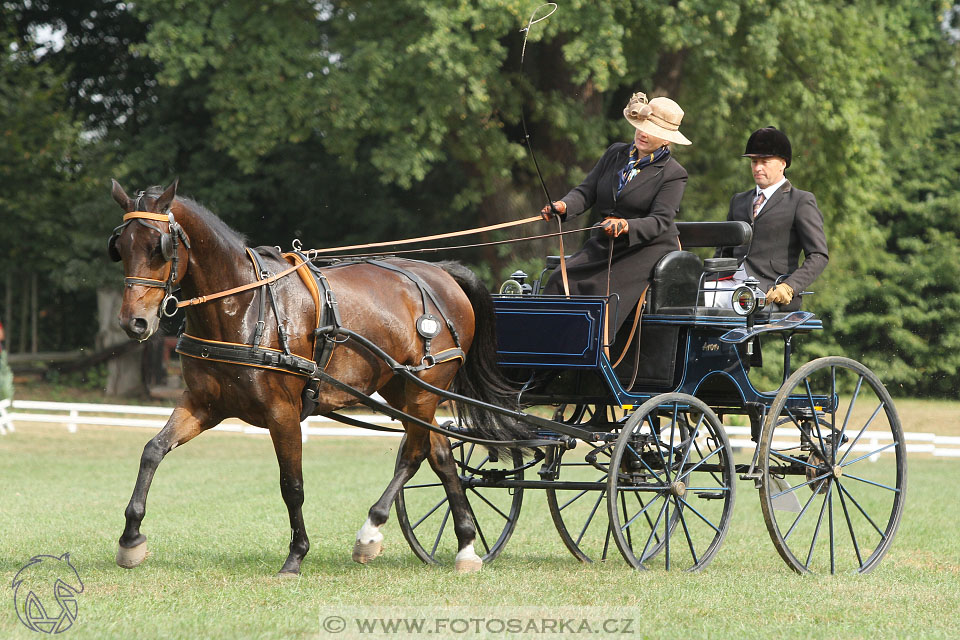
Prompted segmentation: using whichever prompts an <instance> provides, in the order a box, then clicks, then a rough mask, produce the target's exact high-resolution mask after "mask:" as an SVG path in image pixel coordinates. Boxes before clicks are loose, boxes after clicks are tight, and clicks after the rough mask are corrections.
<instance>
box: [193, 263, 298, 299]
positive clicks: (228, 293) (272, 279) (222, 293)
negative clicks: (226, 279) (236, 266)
mask: <svg viewBox="0 0 960 640" xmlns="http://www.w3.org/2000/svg"><path fill="white" fill-rule="evenodd" d="M305 264H308V263H306V262H301V263H300V264H296V265H293V266H292V267H290V268H289V269H284V270H283V271H281V272H280V273H278V274H276V275H273V276H270V277H269V278H267V279H266V280H260V281H257V282H249V283H247V284H245V285H241V286H239V287H234V288H233V289H227V290H226V291H218V292H217V293H211V294H208V295H205V296H198V297H196V298H191V299H189V300H181V301H180V302H178V303H177V308H180V307H190V306H193V305H196V304H203V303H205V302H210V301H211V300H216V299H218V298H225V297H226V296H232V295H234V294H236V293H240V292H242V291H249V290H250V289H255V288H256V287H262V286H263V285H264V284H269V283H270V282H275V281H277V280H279V279H280V278H282V277H284V276H286V275H289V274H291V273H293V272H294V271H296V270H297V269H301V268H303V266H304V265H305Z"/></svg>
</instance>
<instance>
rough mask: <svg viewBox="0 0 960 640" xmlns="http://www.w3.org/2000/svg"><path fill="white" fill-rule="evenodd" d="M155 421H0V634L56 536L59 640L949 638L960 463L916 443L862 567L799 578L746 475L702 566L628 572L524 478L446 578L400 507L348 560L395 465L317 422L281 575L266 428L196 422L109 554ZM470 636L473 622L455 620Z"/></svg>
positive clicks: (279, 521) (283, 543) (387, 448)
mask: <svg viewBox="0 0 960 640" xmlns="http://www.w3.org/2000/svg"><path fill="white" fill-rule="evenodd" d="M899 406H900V407H901V413H902V414H903V413H904V409H903V407H904V406H905V405H904V404H903V403H901V404H900V405H899ZM953 406H954V407H955V406H956V405H953ZM911 408H913V406H912V405H911ZM931 415H933V416H934V421H938V420H941V418H943V419H945V417H944V416H946V414H944V416H941V417H940V418H937V417H936V416H937V415H939V414H937V411H936V407H934V408H933V409H931ZM905 417H906V416H905ZM953 419H954V420H955V419H956V418H953ZM905 422H906V420H905ZM905 429H907V430H924V431H930V430H934V429H933V428H929V427H928V428H919V427H916V428H915V427H913V426H907V424H905ZM150 436H151V433H150V432H146V431H144V430H139V429H129V430H128V429H108V428H102V429H101V428H91V427H82V428H81V429H80V431H79V433H77V434H68V433H67V432H66V430H65V428H64V427H63V426H46V425H32V424H27V423H22V424H21V425H20V427H19V430H18V431H17V432H16V433H14V434H11V435H7V436H3V437H0V487H2V493H0V578H2V580H3V582H4V583H5V584H6V585H7V587H4V590H5V591H4V592H5V593H6V595H5V596H4V597H3V598H0V637H3V638H36V637H37V635H36V634H35V633H34V632H32V631H30V630H28V629H27V628H26V627H24V626H23V625H21V623H20V622H19V621H18V619H17V617H16V613H15V609H14V606H13V592H12V590H11V589H10V588H9V585H10V584H11V582H12V580H13V576H14V575H16V573H17V571H18V570H19V568H20V567H21V566H22V565H23V564H25V563H26V561H27V560H28V559H29V558H30V557H31V556H33V555H37V554H48V555H57V556H59V555H60V554H62V553H64V552H67V551H69V552H70V554H71V558H72V560H73V563H74V565H75V566H76V568H77V570H78V573H79V575H80V577H81V579H82V580H83V583H84V587H85V588H84V591H83V593H82V594H81V595H80V596H79V598H78V603H79V615H78V618H77V621H76V623H75V624H74V626H73V627H72V628H70V629H69V630H67V631H66V632H65V633H64V636H63V637H73V638H92V637H96V638H99V637H104V638H121V637H122V638H152V637H164V638H200V637H215V638H220V637H222V638H247V637H257V638H274V637H275V638H304V637H306V638H313V637H351V636H350V635H349V634H340V635H337V634H331V633H326V632H322V631H321V627H320V622H321V619H323V618H324V617H325V616H326V615H328V614H330V613H331V612H339V613H340V614H341V615H347V614H349V613H350V612H359V613H358V615H360V614H363V615H381V616H382V615H386V614H385V613H384V612H386V611H388V609H385V608H386V607H392V609H389V611H391V612H392V613H391V614H390V615H394V616H397V615H408V616H413V615H423V614H424V613H425V612H427V613H429V611H428V610H425V609H424V607H431V606H441V607H445V609H443V610H440V611H441V614H442V613H443V612H447V615H448V617H455V616H452V615H450V612H459V613H458V615H459V614H462V612H464V611H469V612H478V613H479V612H481V611H487V612H489V611H493V612H495V613H496V614H498V615H501V616H506V615H509V614H511V612H513V614H514V615H520V613H523V614H524V615H526V616H528V617H529V616H537V617H540V616H543V617H549V616H561V617H569V616H570V615H577V616H588V617H590V618H591V619H593V620H602V619H604V618H607V617H612V618H616V619H617V620H623V619H629V620H630V623H629V625H630V626H629V629H630V631H629V634H630V635H633V636H635V637H653V638H660V637H715V638H729V637H734V636H735V637H741V638H768V637H771V636H785V637H788V638H798V637H799V638H804V637H809V638H839V637H843V638H871V639H872V638H878V637H943V638H955V637H957V636H958V635H960V619H958V612H960V536H957V534H956V529H957V525H958V522H960V500H957V498H956V492H955V488H956V487H957V486H960V460H942V459H933V458H928V457H922V456H920V457H911V458H910V459H909V489H908V495H907V504H906V511H905V513H904V518H903V522H902V523H901V527H900V531H899V533H898V537H897V540H896V542H895V543H894V546H893V548H892V550H891V551H890V553H889V554H888V556H887V557H886V559H885V560H884V561H883V562H882V563H881V565H880V566H879V568H878V569H877V570H875V571H874V572H873V573H871V574H869V575H866V576H851V575H838V576H829V575H826V576H824V575H818V576H806V577H802V576H798V575H796V574H794V573H793V572H791V571H790V570H789V569H787V567H786V565H784V564H783V562H782V561H781V560H780V558H779V556H778V555H777V553H776V552H775V550H774V548H773V546H772V544H771V542H770V539H769V536H768V534H767V531H766V528H765V526H764V524H763V518H762V515H761V513H760V508H759V501H758V499H757V495H756V491H755V490H754V489H753V487H752V484H750V483H745V482H740V483H739V485H738V498H737V503H736V509H735V513H734V518H733V524H732V527H731V531H730V534H729V535H728V537H727V540H726V542H725V544H724V546H723V548H722V549H721V550H720V552H719V554H718V555H717V557H716V559H715V560H714V561H713V563H712V564H711V565H710V566H709V567H708V568H707V569H706V570H705V571H704V572H702V573H699V574H684V573H679V572H670V573H666V572H663V571H659V570H657V571H649V572H635V571H632V570H630V569H629V568H628V567H627V565H626V564H625V563H624V562H622V561H621V560H620V559H619V556H618V555H615V557H614V559H612V560H610V561H608V562H606V563H603V564H594V565H581V564H579V563H578V562H577V561H576V560H574V559H573V558H572V557H571V556H570V555H569V553H568V552H567V550H566V549H565V548H564V547H563V545H562V543H561V542H560V540H559V538H558V536H557V535H556V532H555V531H554V529H553V525H552V523H551V521H550V517H549V514H548V511H547V508H546V504H545V500H544V496H543V495H542V493H540V492H534V491H529V492H527V493H526V494H525V495H524V506H523V511H522V515H521V518H520V523H519V526H518V527H517V530H516V532H515V533H514V535H513V538H512V539H511V540H510V542H509V544H508V545H507V547H506V550H505V551H504V553H503V555H501V556H500V558H499V559H498V560H497V561H496V562H494V563H493V564H491V565H489V566H487V567H485V568H484V570H483V571H482V572H480V573H479V574H473V575H467V576H458V575H455V574H454V573H453V572H452V569H450V568H445V567H427V566H425V565H423V564H421V563H420V562H419V561H418V560H417V559H416V558H415V557H414V556H413V554H412V553H411V551H410V550H409V549H408V548H407V545H406V542H405V541H404V539H403V536H402V534H401V533H400V530H399V528H398V527H397V524H396V518H395V517H391V520H390V522H389V523H388V524H387V525H386V526H385V528H384V533H385V535H386V550H385V554H384V555H383V556H382V557H380V558H378V559H377V560H375V561H374V562H373V563H371V564H370V565H368V566H360V565H357V564H354V563H353V562H352V561H351V560H350V550H351V547H352V544H353V538H354V535H355V533H356V531H357V529H358V528H359V527H360V525H361V524H362V523H363V520H364V519H365V517H366V512H367V509H368V508H369V505H370V504H371V503H372V502H373V501H374V500H376V498H377V497H378V496H379V494H380V492H381V491H382V490H383V488H384V487H385V486H386V484H387V482H388V480H389V477H390V475H391V470H392V468H393V459H394V456H395V447H396V446H397V443H398V441H397V440H396V439H388V438H363V439H360V438H357V439H332V438H326V439H321V438H313V439H311V440H310V441H309V442H308V443H307V444H306V445H305V451H304V473H305V481H306V491H307V499H306V504H305V506H304V515H305V517H306V521H307V527H308V531H309V533H310V537H311V545H312V548H311V551H310V553H309V555H308V556H307V559H306V560H305V562H304V565H303V575H302V576H301V578H300V579H299V580H297V579H293V580H282V579H278V578H276V577H275V576H274V573H275V572H276V571H277V570H278V569H279V567H280V565H281V564H282V562H283V560H284V558H285V556H286V547H287V544H288V527H287V517H286V510H285V509H284V507H283V503H282V501H281V499H280V495H279V487H278V474H277V464H276V460H275V457H274V453H273V448H272V445H271V442H270V440H269V438H267V437H266V436H264V437H259V436H257V437H251V436H243V435H236V434H226V433H223V434H221V433H208V434H205V435H203V436H202V437H200V438H198V439H197V440H195V441H193V442H191V443H189V444H188V445H187V446H184V447H183V448H179V449H177V450H175V451H174V452H172V453H171V454H170V455H169V456H168V457H167V458H166V460H165V461H164V462H163V464H162V465H161V466H160V469H159V471H158V473H157V477H156V479H155V481H154V483H153V488H152V490H151V493H150V498H149V500H148V503H147V518H146V520H145V521H144V525H143V531H144V533H146V535H147V536H148V539H149V542H148V544H149V546H150V550H151V553H152V555H151V556H150V557H148V558H147V560H146V562H145V563H144V564H143V565H141V566H140V567H138V568H137V569H134V570H132V571H127V570H123V569H120V568H118V567H117V566H116V565H115V564H114V553H115V548H116V540H117V538H118V537H119V535H120V532H121V529H122V527H123V509H124V507H125V506H126V503H127V500H128V499H129V496H130V492H131V490H132V488H133V482H134V479H135V477H136V472H137V467H138V464H139V456H140V451H141V449H142V447H143V445H144V443H145V442H146V441H147V439H149V437H150ZM49 601H50V598H48V599H47V602H49ZM54 607H56V605H55V604H54ZM355 607H374V608H373V609H370V608H367V609H355ZM451 607H453V608H451ZM457 607H460V609H457ZM510 607H525V608H524V609H511V608H510ZM397 612H399V613H397ZM435 614H436V610H434V615H435ZM620 628H621V630H622V629H623V627H620ZM433 635H435V637H442V636H443V634H439V635H437V634H433ZM540 635H545V634H540ZM568 635H569V632H568ZM468 636H469V637H475V634H464V633H458V634H457V637H468ZM366 637H371V636H370V634H368V635H367V636H366ZM408 637H409V636H408ZM492 637H493V636H492ZM495 637H504V636H503V634H500V635H497V636H495Z"/></svg>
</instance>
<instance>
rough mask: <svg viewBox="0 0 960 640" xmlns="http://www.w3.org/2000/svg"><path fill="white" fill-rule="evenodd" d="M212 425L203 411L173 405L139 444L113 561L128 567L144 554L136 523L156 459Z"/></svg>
mask: <svg viewBox="0 0 960 640" xmlns="http://www.w3.org/2000/svg"><path fill="white" fill-rule="evenodd" d="M214 424H215V422H213V421H212V420H211V419H210V417H209V415H208V414H207V413H206V412H200V411H198V410H196V409H195V408H191V407H189V406H187V405H186V404H182V405H180V406H177V407H176V408H175V409H174V410H173V413H172V414H170V418H169V420H167V423H166V424H165V425H164V427H163V428H162V429H161V430H160V432H159V433H157V435H155V436H154V437H153V438H151V439H150V441H149V442H148V443H147V444H146V446H144V447H143V454H142V455H141V456H140V471H139V473H138V474H137V483H136V485H134V488H133V495H132V496H131V497H130V502H129V503H128V504H127V508H126V510H125V511H124V516H125V517H126V526H125V527H124V529H123V535H121V536H120V540H119V544H118V545H117V558H116V560H117V564H118V565H119V566H121V567H123V568H125V569H132V568H134V567H136V566H137V565H139V564H140V563H141V562H143V560H144V559H145V558H146V557H147V537H146V536H145V535H143V534H142V533H140V524H141V523H142V522H143V518H144V516H145V515H146V509H147V492H148V491H150V483H151V482H153V476H154V474H155V473H156V471H157V467H158V466H159V465H160V461H161V460H163V457H164V456H165V455H167V453H169V452H170V451H172V450H173V449H174V448H176V447H178V446H180V445H182V444H184V443H185V442H188V441H189V440H191V439H193V438H195V437H196V436H198V435H199V434H200V433H202V432H203V431H205V430H206V429H209V428H210V427H212V426H213V425H214Z"/></svg>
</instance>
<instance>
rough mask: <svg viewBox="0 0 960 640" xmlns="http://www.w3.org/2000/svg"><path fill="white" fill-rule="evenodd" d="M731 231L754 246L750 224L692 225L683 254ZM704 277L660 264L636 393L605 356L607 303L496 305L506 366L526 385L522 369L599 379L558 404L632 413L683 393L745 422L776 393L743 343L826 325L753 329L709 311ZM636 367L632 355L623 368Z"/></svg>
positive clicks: (520, 300) (680, 259)
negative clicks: (763, 382) (762, 382)
mask: <svg viewBox="0 0 960 640" xmlns="http://www.w3.org/2000/svg"><path fill="white" fill-rule="evenodd" d="M731 224H736V225H742V226H733V227H732V226H730V225H731ZM731 230H733V231H734V232H736V234H739V235H736V234H735V238H736V239H737V241H738V242H741V243H742V242H744V241H746V242H749V238H750V229H749V227H747V226H746V225H745V224H744V223H687V224H686V225H681V240H683V239H684V237H683V234H684V231H686V232H687V234H686V235H687V238H686V240H687V242H685V245H687V246H691V245H692V246H711V245H713V244H721V243H722V241H723V239H724V238H729V237H730V232H731ZM724 232H726V235H724ZM718 240H719V241H718ZM703 273H704V264H703V262H702V261H701V260H700V258H699V257H698V256H696V255H695V254H693V253H690V252H689V251H675V252H672V253H670V254H668V255H667V256H666V257H664V258H663V260H661V262H660V263H659V264H658V265H657V267H656V269H655V271H654V276H653V279H652V283H651V287H650V290H649V292H648V296H647V310H646V312H645V313H644V314H643V316H642V321H641V323H640V325H641V326H640V328H639V330H640V333H641V353H640V358H643V359H645V360H649V361H646V362H645V365H644V367H642V368H643V369H644V370H643V371H642V372H641V375H639V377H638V379H637V380H636V382H635V383H634V385H633V386H632V388H629V389H628V388H625V386H629V385H625V384H624V382H623V381H621V378H620V376H618V373H617V371H616V370H615V369H614V366H613V364H612V363H611V357H616V356H619V351H620V349H622V347H621V346H619V345H617V346H616V351H617V353H616V354H612V351H614V349H604V344H605V333H604V323H605V322H607V314H608V313H611V314H612V313H614V312H615V311H613V310H612V309H613V307H614V306H615V305H611V303H610V300H608V299H607V298H604V297H587V296H573V297H569V298H567V297H564V296H536V295H517V296H494V306H495V308H496V312H497V337H498V358H499V362H500V365H501V366H504V367H508V368H512V369H515V370H517V369H520V370H521V371H520V372H518V373H520V375H521V376H522V375H524V374H526V371H522V370H530V375H533V374H535V373H536V372H537V371H541V372H544V373H546V372H549V371H552V372H554V373H557V372H562V371H570V372H572V373H571V375H572V377H578V376H579V377H580V378H581V379H583V378H591V377H592V378H595V379H596V380H598V381H599V383H600V385H599V387H598V386H597V385H596V384H592V385H591V384H589V383H587V384H573V385H568V387H569V388H570V389H572V391H570V394H571V395H570V396H567V394H566V392H564V394H563V395H564V396H565V397H563V398H562V399H558V401H559V402H577V401H589V402H597V403H603V402H604V398H603V396H606V399H605V401H606V403H608V404H619V405H621V406H625V405H627V406H628V405H639V404H642V403H643V402H644V401H646V400H648V399H649V398H651V397H653V396H655V395H658V394H661V393H667V392H680V393H686V394H689V395H692V396H696V397H698V398H701V399H702V400H704V401H705V402H707V404H709V405H711V406H712V407H715V408H717V409H719V410H720V411H721V412H731V413H739V412H742V411H743V409H744V407H747V406H748V405H751V404H753V405H763V406H769V405H770V404H771V403H772V401H773V399H774V397H775V396H776V393H777V390H776V389H773V390H771V391H760V390H758V389H757V388H755V386H754V385H753V383H752V382H751V380H750V376H749V372H750V366H751V365H750V356H749V355H748V354H747V353H746V348H745V347H746V342H747V341H746V340H743V339H742V338H743V337H744V335H746V334H748V333H749V334H751V335H753V336H755V335H758V334H759V333H763V332H771V331H772V332H780V333H784V334H789V335H793V334H795V333H808V332H810V331H815V330H819V329H822V328H823V325H822V322H821V321H820V320H819V319H817V318H816V317H815V316H814V315H813V314H812V313H808V312H793V313H790V314H787V313H780V314H769V313H767V314H765V315H764V314H758V316H759V317H758V318H757V324H756V326H754V327H752V328H751V327H748V322H747V319H746V318H745V317H743V316H739V315H737V314H736V313H734V311H733V309H732V308H731V309H719V308H716V307H706V306H702V305H703V291H702V274H703ZM626 313H631V312H630V310H627V311H626ZM626 324H627V326H629V325H630V324H631V321H628V322H627V323H626ZM731 332H736V333H731ZM608 338H609V340H608V341H609V342H612V341H613V340H612V336H608ZM611 354H612V355H611ZM630 359H631V356H630V355H628V357H627V358H626V359H625V360H627V361H629V360H630ZM620 368H621V369H622V368H623V365H621V367H620Z"/></svg>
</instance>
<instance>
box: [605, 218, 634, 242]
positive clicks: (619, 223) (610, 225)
mask: <svg viewBox="0 0 960 640" xmlns="http://www.w3.org/2000/svg"><path fill="white" fill-rule="evenodd" d="M600 228H601V229H603V232H604V233H605V234H607V235H608V236H610V237H611V238H618V237H620V235H621V234H624V233H626V232H627V230H628V229H629V228H630V223H629V222H627V221H626V220H624V219H623V218H606V219H604V221H603V224H602V225H600Z"/></svg>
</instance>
